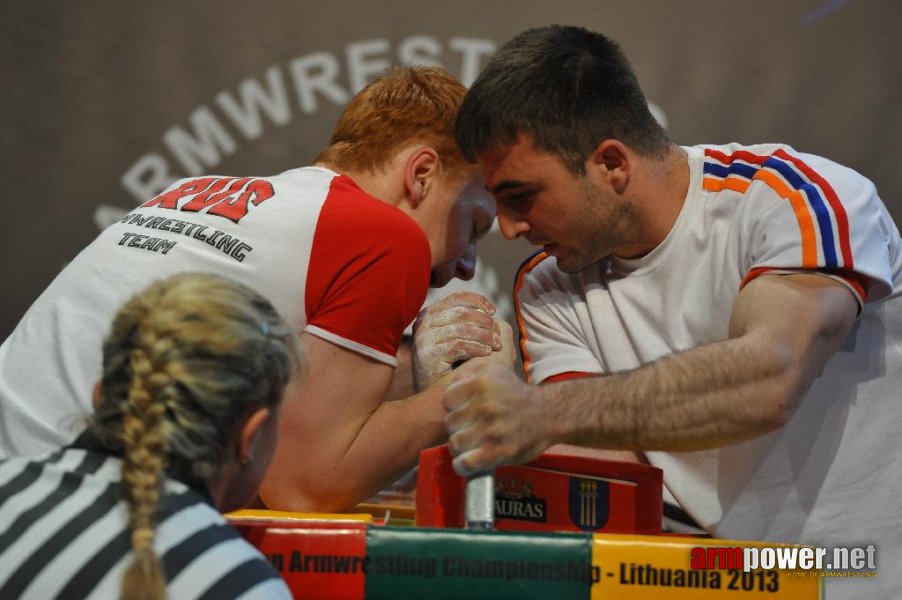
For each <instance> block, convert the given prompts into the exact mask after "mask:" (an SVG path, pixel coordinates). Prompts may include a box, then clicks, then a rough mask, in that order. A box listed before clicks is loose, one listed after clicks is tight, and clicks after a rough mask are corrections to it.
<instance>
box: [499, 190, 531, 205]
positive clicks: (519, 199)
mask: <svg viewBox="0 0 902 600" xmlns="http://www.w3.org/2000/svg"><path fill="white" fill-rule="evenodd" d="M531 197H532V192H519V193H517V194H511V195H510V196H508V197H507V198H505V199H504V201H503V202H504V204H505V205H507V206H511V207H514V206H521V205H523V204H526V202H527V201H529V199H530V198H531Z"/></svg>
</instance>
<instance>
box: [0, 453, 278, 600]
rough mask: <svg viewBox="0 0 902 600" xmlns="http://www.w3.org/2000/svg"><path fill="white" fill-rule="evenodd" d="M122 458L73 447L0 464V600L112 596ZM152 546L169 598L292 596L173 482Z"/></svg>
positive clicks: (124, 513)
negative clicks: (160, 566) (161, 568)
mask: <svg viewBox="0 0 902 600" xmlns="http://www.w3.org/2000/svg"><path fill="white" fill-rule="evenodd" d="M121 467H122V461H121V460H120V459H119V458H116V457H114V456H110V455H107V454H101V453H98V452H95V451H93V450H88V449H85V448H80V447H75V446H72V447H68V448H64V449H62V450H60V451H57V452H55V453H53V454H49V455H44V456H41V457H37V458H19V457H16V458H9V459H5V460H2V461H0V598H21V599H23V600H24V599H36V600H37V599H40V600H45V599H46V600H49V599H51V598H59V599H64V600H69V599H73V598H98V599H100V598H103V599H107V598H119V597H120V595H121V586H122V576H123V574H124V572H125V569H126V568H127V566H128V565H129V564H130V562H131V531H130V529H129V527H128V509H127V507H126V505H125V503H124V502H122V501H121V500H120V499H119V498H120V469H121ZM165 490H166V493H165V495H164V499H163V501H162V503H161V505H160V510H159V512H158V514H157V528H156V539H155V541H154V548H155V549H156V551H157V554H158V555H159V556H160V560H161V563H162V567H163V573H164V576H165V578H166V582H167V586H168V591H169V598H170V599H172V600H181V599H183V598H184V599H188V598H209V599H211V600H212V599H216V600H221V599H231V598H241V599H242V600H250V599H256V598H291V594H290V592H289V591H288V588H287V587H286V586H285V583H284V582H283V581H282V579H281V578H280V577H279V575H278V574H277V573H276V572H275V571H274V570H273V569H272V567H271V566H270V565H269V563H268V562H267V561H266V559H265V558H264V557H263V555H262V554H260V552H259V551H257V550H256V549H255V548H254V547H252V546H251V545H250V544H248V543H247V542H246V541H245V540H244V539H243V538H242V537H241V535H240V534H239V533H238V532H237V531H235V529H234V528H233V527H232V526H231V525H229V524H228V523H227V522H226V521H225V519H223V518H222V516H221V515H220V514H219V512H218V511H217V510H216V509H215V508H214V507H213V506H212V503H211V501H210V499H209V497H208V496H207V495H206V490H202V491H200V492H199V491H196V490H194V489H191V488H189V487H188V486H186V485H185V484H183V483H181V482H179V481H176V480H174V479H167V480H166V482H165Z"/></svg>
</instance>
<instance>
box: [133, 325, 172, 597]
mask: <svg viewBox="0 0 902 600" xmlns="http://www.w3.org/2000/svg"><path fill="white" fill-rule="evenodd" d="M153 336H154V333H153V332H145V335H144V336H142V337H151V338H152V337H153ZM148 341H150V340H148ZM167 345H168V344H165V342H164V341H162V340H159V341H156V343H151V344H150V346H151V348H153V350H155V351H156V352H154V354H156V353H158V352H159V351H160V350H163V348H161V346H163V347H165V346H167ZM153 362H155V361H152V360H151V359H150V358H149V357H148V355H147V353H146V352H145V350H143V349H142V348H140V347H139V348H137V349H135V350H132V352H131V368H132V374H133V378H132V388H131V390H130V392H129V396H128V400H127V401H126V406H125V407H124V410H123V419H122V445H123V448H124V459H123V463H122V482H123V492H124V496H125V499H126V502H127V504H128V512H129V522H130V525H131V530H132V536H131V541H132V551H133V554H134V560H133V561H132V563H131V565H129V567H128V569H127V570H126V572H125V576H124V578H123V580H122V596H123V598H124V599H126V600H133V599H134V600H159V599H161V598H165V597H166V581H165V578H164V577H163V571H162V567H161V565H160V559H159V557H158V556H157V553H156V552H155V551H154V549H153V541H154V530H155V527H154V516H155V513H156V511H157V508H158V506H159V503H160V495H161V490H160V487H161V484H162V480H163V470H164V468H165V461H166V450H167V447H166V438H165V437H164V435H163V432H162V425H163V416H164V414H165V412H166V406H165V404H164V402H161V401H160V398H159V397H158V396H159V391H160V390H162V389H164V388H165V387H167V384H168V380H169V378H168V376H167V375H166V374H165V373H161V372H155V371H154V365H153Z"/></svg>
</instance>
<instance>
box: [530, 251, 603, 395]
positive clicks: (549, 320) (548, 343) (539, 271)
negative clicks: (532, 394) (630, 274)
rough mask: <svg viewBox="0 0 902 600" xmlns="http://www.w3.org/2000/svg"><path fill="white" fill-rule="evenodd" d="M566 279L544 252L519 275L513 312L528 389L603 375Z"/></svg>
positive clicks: (534, 258)
mask: <svg viewBox="0 0 902 600" xmlns="http://www.w3.org/2000/svg"><path fill="white" fill-rule="evenodd" d="M565 279H566V276H565V275H564V274H563V273H561V272H560V271H559V270H558V269H557V264H556V261H555V260H554V258H552V257H549V256H548V255H547V254H545V253H544V252H539V253H538V254H535V255H533V256H532V257H530V258H529V259H527V260H526V261H525V262H524V263H523V264H522V265H521V266H520V269H519V271H518V272H517V278H516V281H515V284H514V310H515V312H516V316H517V327H518V329H519V332H520V354H521V358H522V360H523V370H524V372H525V373H526V378H527V381H528V382H529V383H533V384H538V383H542V382H543V381H546V380H548V379H553V378H556V377H558V376H561V375H563V374H565V373H580V374H599V373H602V372H603V369H602V368H601V365H600V364H599V362H598V360H597V358H596V357H595V354H594V353H593V352H592V350H591V349H590V348H589V346H588V344H587V342H586V340H585V336H584V335H583V333H582V328H581V327H580V326H579V321H578V315H577V314H576V310H577V309H576V307H575V306H574V305H573V302H572V299H573V298H578V297H579V294H576V295H574V294H573V293H572V290H570V289H569V287H570V286H569V285H568V282H567V281H564V280H565Z"/></svg>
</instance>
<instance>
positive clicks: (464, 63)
mask: <svg viewBox="0 0 902 600" xmlns="http://www.w3.org/2000/svg"><path fill="white" fill-rule="evenodd" d="M2 14H3V17H2V19H0V66H2V73H3V79H4V81H3V86H2V88H0V115H2V120H0V194H2V196H0V202H2V208H3V218H4V221H5V227H4V229H3V235H2V237H0V252H2V263H0V265H2V266H0V269H2V282H3V285H4V287H5V291H4V294H3V301H2V310H0V339H2V338H4V337H5V336H6V335H8V334H9V333H10V332H11V331H12V328H13V327H14V326H15V323H16V322H17V321H18V319H19V318H20V317H21V316H22V314H23V313H24V311H25V310H26V308H27V307H28V305H29V304H30V303H31V302H32V301H33V300H34V299H35V298H36V297H37V296H38V295H39V294H40V292H41V291H42V290H43V288H44V287H45V286H46V285H47V284H48V283H49V282H50V281H51V280H52V278H53V277H54V276H55V275H56V274H57V273H58V272H59V270H60V269H61V268H62V267H63V266H64V265H65V263H66V262H67V261H69V260H71V259H72V257H74V256H75V254H76V253H77V252H78V251H79V250H80V249H81V248H82V247H83V246H85V245H86V244H87V243H89V242H90V241H91V240H92V239H93V238H94V236H95V235H96V234H97V231H98V229H99V227H102V226H103V224H104V223H107V222H109V221H110V220H111V219H113V218H115V216H116V215H117V214H121V213H123V212H124V211H127V210H129V209H130V208H132V207H134V206H135V205H136V204H137V203H138V201H139V199H140V198H143V197H145V196H150V195H152V193H153V192H151V191H150V190H154V191H155V189H157V188H158V187H159V186H160V185H162V183H164V182H165V181H168V180H169V179H171V178H176V177H182V176H185V175H189V174H195V173H199V172H204V173H220V174H229V175H268V174H274V173H277V172H280V171H283V170H285V169H289V168H293V167H296V166H300V165H303V164H306V163H308V162H309V161H310V160H311V159H312V158H313V157H314V156H315V155H316V153H317V152H318V150H319V149H320V148H322V147H323V146H324V145H325V143H326V142H327V140H328V136H329V133H330V130H331V127H332V124H333V123H334V121H335V119H336V118H337V116H338V114H339V113H340V111H341V109H342V107H343V105H344V103H345V101H346V100H347V98H348V97H349V96H350V95H352V94H353V93H354V92H356V91H357V89H359V87H361V86H362V85H363V84H365V83H366V82H367V81H369V80H370V79H371V78H372V77H374V76H375V75H376V74H377V73H378V72H380V71H381V70H382V69H384V68H385V67H387V66H389V65H390V64H403V63H409V62H434V63H439V64H442V65H444V66H446V67H447V68H448V69H449V70H451V71H452V72H453V73H455V74H456V75H457V76H458V77H461V79H463V80H464V81H465V83H469V82H470V81H472V79H473V77H475V75H476V73H477V72H478V70H479V68H480V67H481V66H482V65H483V64H484V63H485V60H486V58H487V56H488V55H490V54H491V51H492V49H493V48H494V47H496V46H497V45H498V44H500V43H503V42H504V41H505V40H507V39H508V38H510V37H511V36H513V35H514V34H516V33H518V32H519V31H521V30H522V29H524V28H527V27H531V26H537V25H546V24H550V23H566V24H577V25H582V26H585V27H588V28H590V29H595V30H598V31H601V32H604V33H606V34H608V35H610V36H611V37H613V38H614V39H616V40H618V41H619V42H620V43H621V44H622V45H623V47H624V49H625V51H626V53H627V55H628V56H629V57H630V58H631V60H632V62H633V66H634V67H635V69H636V71H637V73H638V75H639V79H640V82H641V83H642V85H643V87H644V89H645V91H646V94H647V95H648V97H649V99H650V100H651V101H652V102H653V103H654V104H656V105H657V106H658V107H659V108H660V109H661V110H662V111H663V113H664V115H665V116H666V120H667V124H668V129H669V130H670V132H671V134H672V137H673V138H674V140H676V141H677V142H679V143H683V144H695V143H703V142H710V143H715V142H717V143H719V142H731V141H738V142H746V143H755V142H785V143H789V144H792V145H793V146H795V147H796V148H797V149H799V150H804V151H807V152H813V153H818V154H823V155H825V156H828V157H830V158H833V159H834V160H837V161H839V162H842V163H845V164H847V165H849V166H851V167H853V168H855V169H857V170H859V171H861V172H862V173H864V174H865V175H866V176H868V177H869V178H871V179H872V180H873V181H874V182H875V183H876V184H877V187H878V189H879V190H880V191H881V195H882V197H883V199H884V201H885V202H886V204H887V205H888V206H889V209H890V212H891V213H892V214H893V216H894V219H895V220H896V222H897V223H900V222H902V199H900V192H902V169H900V167H899V166H898V165H897V160H898V159H897V157H898V156H900V155H902V77H900V58H902V52H900V42H899V41H898V40H899V30H900V28H902V3H898V2H895V1H893V0H780V1H777V0H760V1H757V2H739V1H731V0H691V1H690V0H635V1H633V2H623V1H622V0H618V1H608V0H572V1H566V0H559V1H555V2H551V1H519V2H518V1H512V0H483V1H475V0H457V1H455V2H442V3H437V2H436V3H430V2H421V1H417V2H414V1H410V0H392V1H389V0H371V1H368V2H354V1H350V0H331V1H330V2H328V3H325V2H318V3H313V2H302V1H291V0H274V1H270V2H253V3H251V2H242V1H238V0H218V1H177V0H157V1H155V2H117V1H98V0H80V1H79V2H67V3H64V2H35V1H32V0H12V1H10V0H7V1H5V2H3V3H2ZM255 99H256V100H255ZM249 106H250V107H253V106H256V108H255V109H254V108H251V109H250V110H248V107H249ZM480 252H481V263H482V267H483V268H482V273H481V274H480V277H479V281H478V282H477V284H478V286H479V287H481V288H482V289H485V290H487V291H490V292H494V293H495V294H496V295H497V297H498V298H499V299H500V302H501V303H502V304H503V305H504V307H505V308H506V305H507V295H508V293H509V290H510V287H511V279H512V277H513V274H514V271H515V269H516V266H517V264H519V261H520V260H521V259H522V258H523V257H525V256H526V255H527V254H528V253H529V252H530V249H529V247H528V246H527V245H526V244H525V243H508V242H505V241H503V240H502V239H501V238H500V235H497V234H492V235H490V236H489V238H488V239H487V240H486V241H485V242H484V243H483V245H482V248H481V251H480ZM110 277H111V278H112V277H115V273H110Z"/></svg>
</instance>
